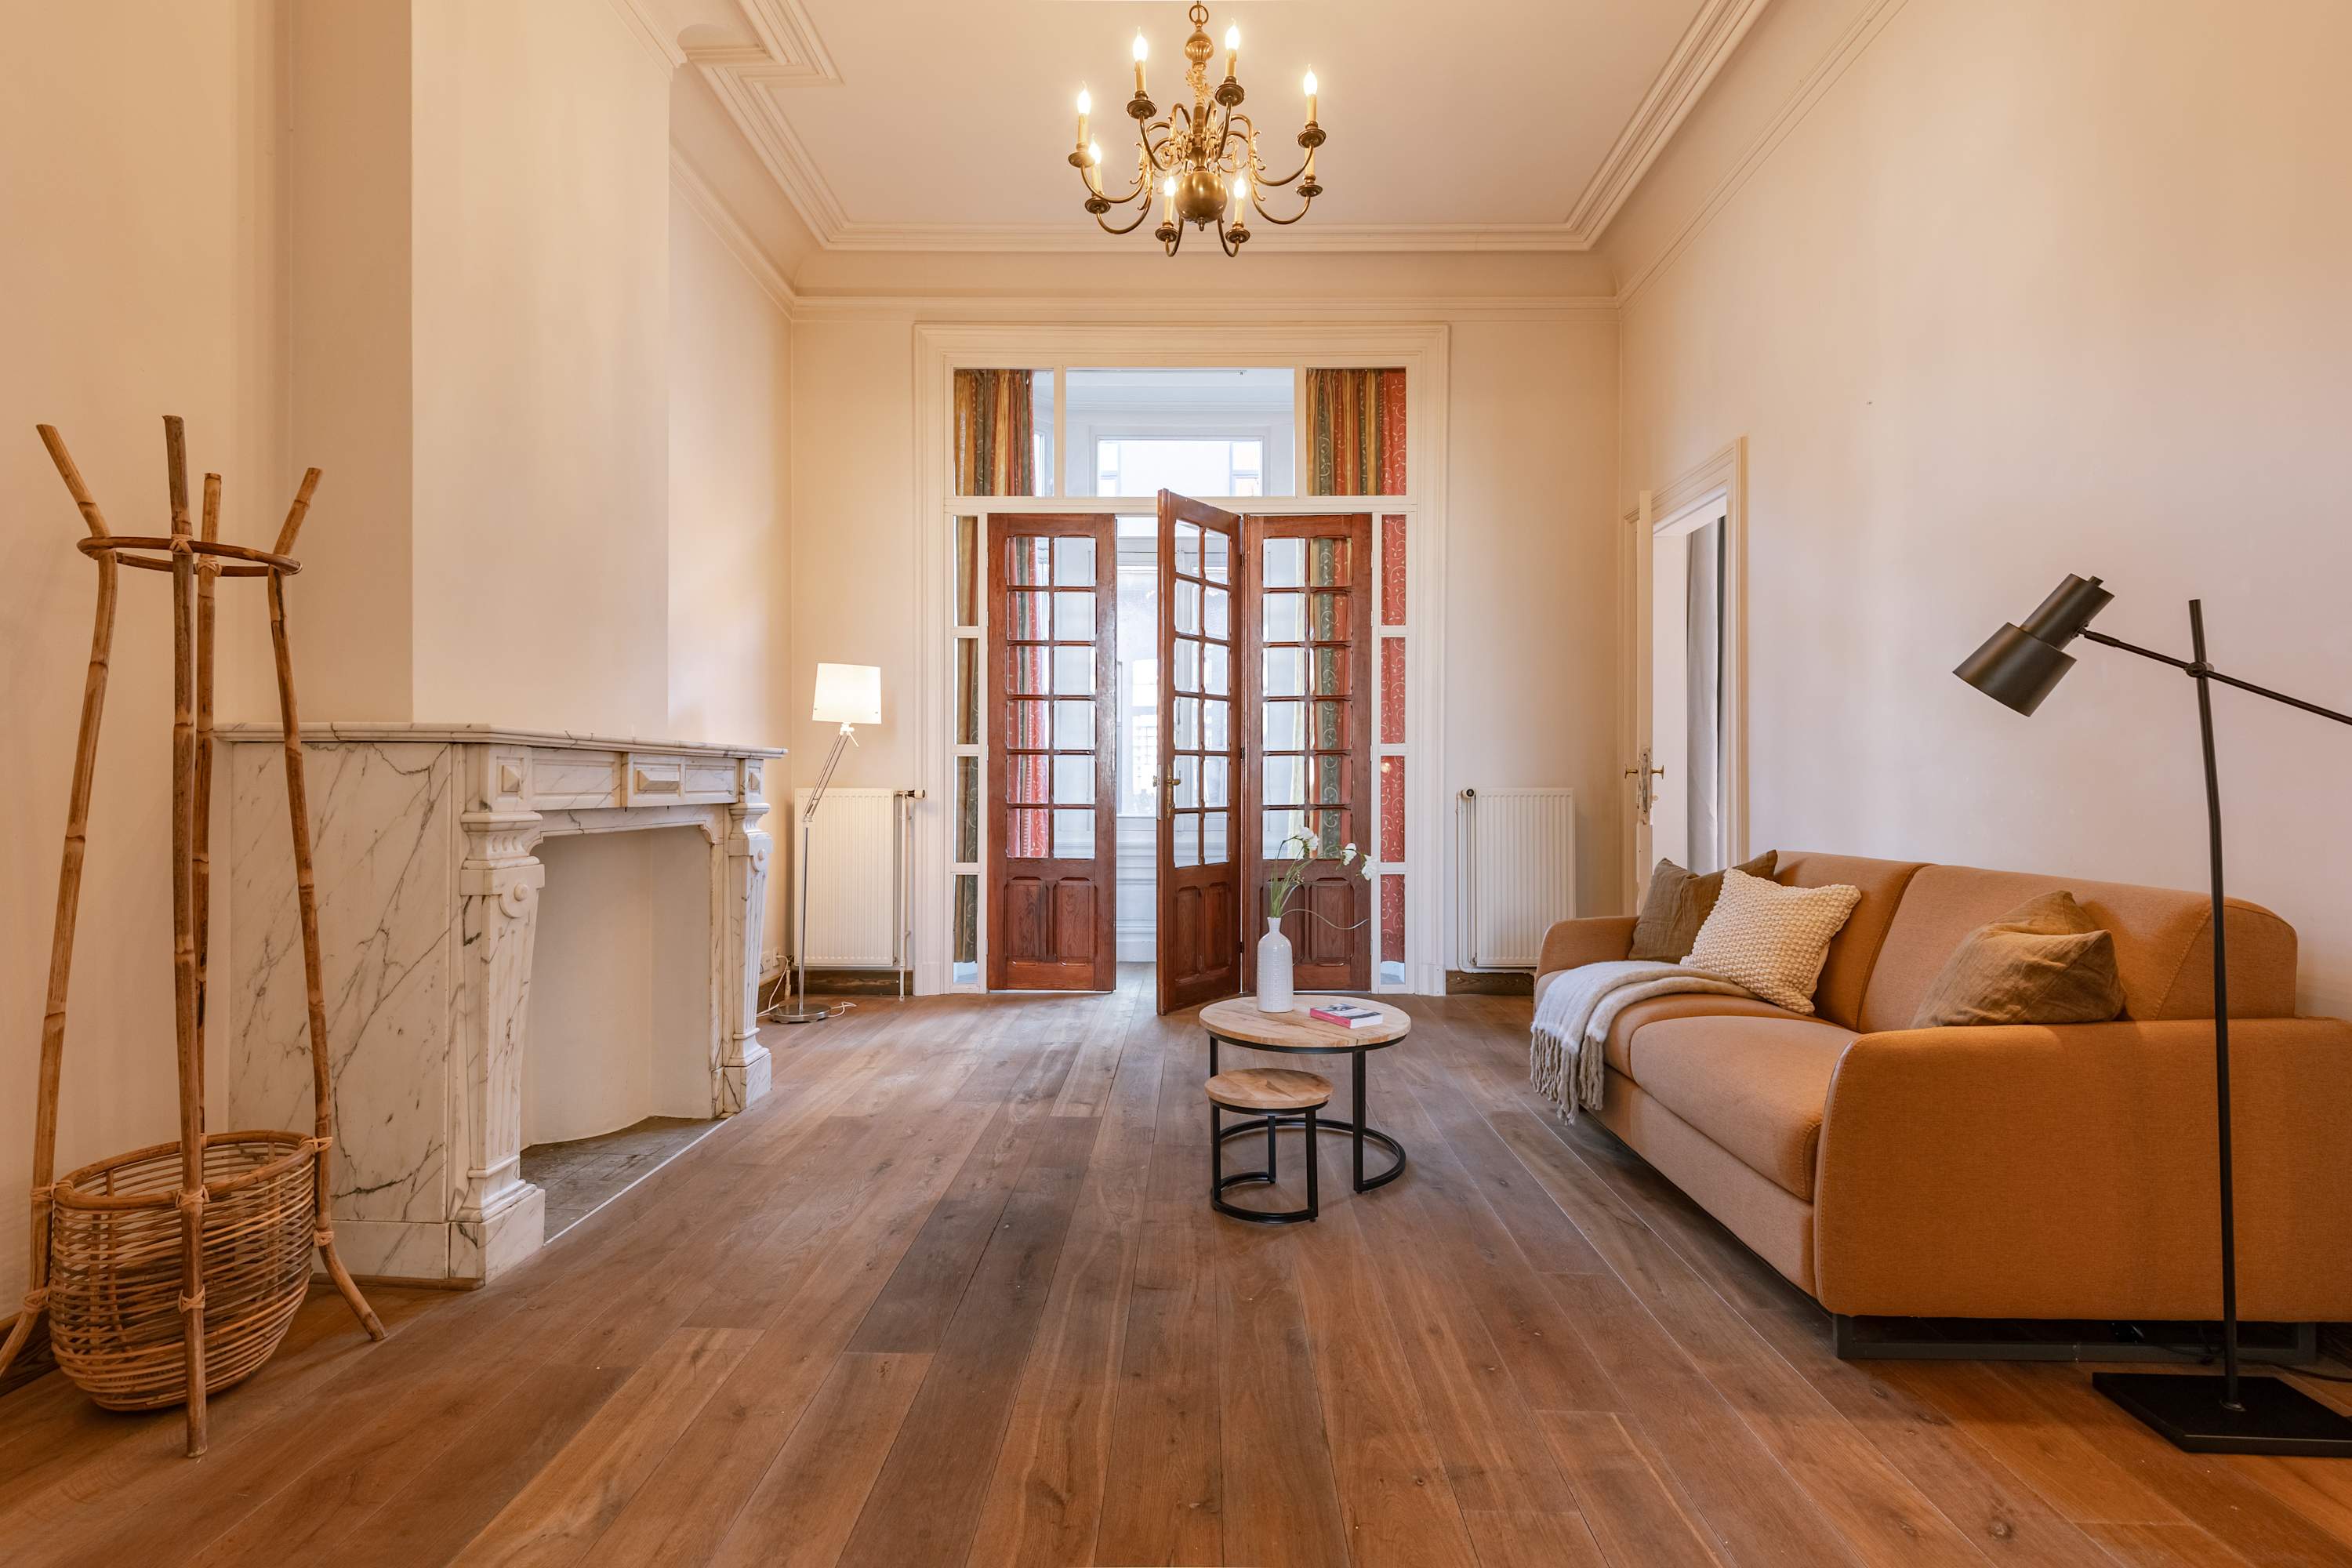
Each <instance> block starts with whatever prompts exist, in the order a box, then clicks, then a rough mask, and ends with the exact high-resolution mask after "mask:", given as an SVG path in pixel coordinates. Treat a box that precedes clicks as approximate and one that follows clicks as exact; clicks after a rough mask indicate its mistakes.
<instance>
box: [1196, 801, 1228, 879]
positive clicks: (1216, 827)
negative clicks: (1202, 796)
mask: <svg viewBox="0 0 2352 1568" xmlns="http://www.w3.org/2000/svg"><path fill="white" fill-rule="evenodd" d="M1228 831H1229V829H1228V827H1227V825H1226V816H1225V814H1224V813H1223V812H1222V811H1211V812H1203V813H1202V816H1201V863H1202V865H1204V866H1222V865H1223V864H1224V863H1225V862H1226V861H1227V860H1229V859H1230V858H1232V852H1231V851H1230V850H1228V849H1227V848H1226V847H1225V836H1226V834H1227V832H1228Z"/></svg>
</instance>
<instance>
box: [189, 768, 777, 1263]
mask: <svg viewBox="0 0 2352 1568" xmlns="http://www.w3.org/2000/svg"><path fill="white" fill-rule="evenodd" d="M215 734H216V736H217V739H218V742H219V743H220V745H221V747H222V748H223V750H222V754H221V757H220V763H219V766H218V767H217V769H216V773H215V776H216V777H217V778H220V779H223V780H225V781H226V789H220V788H218V787H217V786H216V791H215V793H216V794H218V795H223V796H225V801H226V805H225V809H226V814H227V820H226V825H225V826H226V831H225V832H223V831H220V830H219V829H218V828H217V827H216V830H215V838H214V842H215V845H222V844H226V846H227V848H228V853H227V855H226V865H225V866H224V865H222V864H220V862H221V860H222V859H223V857H222V856H221V855H220V853H219V851H218V850H217V849H215V888H216V889H219V888H221V887H223V885H224V884H225V886H226V894H225V902H226V908H223V907H222V901H223V900H222V899H221V898H220V897H219V896H216V899H215V934H214V942H213V948H214V957H213V973H214V975H215V984H214V987H213V994H214V995H215V997H217V998H218V999H219V1001H218V1004H216V1005H225V1006H226V1008H227V1009H228V1012H229V1016H227V1017H226V1018H215V1020H214V1023H215V1030H221V1028H222V1026H225V1031H224V1032H225V1034H226V1042H225V1043H226V1070H227V1075H228V1090H227V1094H228V1114H229V1124H230V1125H231V1126H236V1127H303V1126H308V1125H309V1124H310V1094H311V1088H310V1055H309V1050H310V1047H309V1044H308V1035H307V1032H306V1031H307V1004H306V1001H305V989H304V985H303V979H302V954H301V943H300V941H299V928H298V925H297V912H296V908H295V899H294V876H293V855H292V851H291V849H290V847H289V844H288V837H287V832H286V784H285V771H284V760H283V748H282V743H281V742H282V735H283V731H280V730H278V728H276V727H275V726H268V725H253V724H235V725H223V726H221V727H220V728H219V729H218V730H217V731H215ZM302 745H303V761H304V772H305V778H306V783H307V786H308V790H309V795H310V819H311V831H312V834H313V837H314V838H315V841H316V847H315V858H316V862H317V872H318V892H319V924H320V947H321V953H322V958H323V961H324V967H325V981H326V987H325V989H326V1002H327V1025H328V1041H329V1046H330V1052H331V1068H332V1073H333V1086H334V1097H335V1162H334V1194H333V1216H334V1226H335V1236H336V1240H337V1242H338V1244H339V1246H340V1248H341V1253H342V1256H343V1258H344V1259H345V1261H346V1262H347V1263H349V1265H350V1266H351V1268H352V1272H353V1273H354V1274H358V1275H362V1276H366V1277H372V1278H375V1279H415V1280H431V1281H439V1282H446V1283H451V1284H467V1283H473V1284H478V1283H480V1282H482V1281H485V1280H488V1279H494V1278H496V1277H497V1276H498V1275H499V1274H500V1273H502V1272H504V1271H506V1270H508V1269H510V1268H513V1267H514V1266H515V1265H516V1264H518V1263H520V1262H521V1261H522V1260H523V1259H524V1258H528V1257H530V1255H531V1254H532V1253H533V1252H535V1251H537V1250H538V1248H539V1247H540V1246H541V1242H542V1241H543V1240H544V1230H545V1194H542V1193H541V1190H540V1189H539V1188H538V1187H536V1186H534V1185H533V1184H530V1183H529V1182H527V1181H525V1180H524V1179H523V1177H522V1173H521V1153H522V1113H523V1100H522V1093H523V1090H522V1072H523V1051H524V1047H525V1043H526V1039H527V1029H528V1024H529V1008H530V977H531V958H532V944H533V938H534V935H535V932H536V930H537V926H538V910H539V897H540V890H541V888H542V887H543V886H544V885H545V881H546V873H545V868H544V867H542V866H541V863H540V862H539V860H538V859H537V858H535V857H534V856H533V854H532V850H533V849H534V848H535V847H537V846H538V844H539V843H540V842H541V840H542V839H544V838H546V837H551V836H553V835H558V834H588V833H623V832H630V831H635V830H644V829H652V828H675V827H688V828H694V829H697V830H698V831H699V832H700V833H701V834H702V836H703V837H704V838H705V839H706V840H707V842H708V843H709V853H710V897H711V909H710V923H709V930H710V931H711V934H712V937H713V939H714V940H713V942H712V952H711V954H710V966H709V1009H708V1020H709V1025H708V1030H707V1037H706V1038H705V1039H703V1040H701V1041H698V1042H690V1043H689V1047H690V1048H696V1049H701V1050H704V1051H706V1052H707V1059H708V1062H709V1086H710V1113H711V1114H712V1115H715V1116H726V1115H731V1114H733V1113H734V1112H736V1111H739V1110H742V1109H744V1108H745V1107H746V1106H748V1105H750V1104H751V1102H752V1101H754V1100H758V1099H759V1098H760V1097H761V1095H763V1094H765V1093H766V1092H767V1089H768V1081H769V1062H768V1052H767V1050H766V1048H765V1047H762V1046H761V1044H760V1040H759V1026H758V1009H759V1004H758V998H757V994H756V993H757V988H758V984H759V979H760V958H761V951H762V950H761V934H762V933H761V925H762V922H763V917H764V911H765V908H766V886H767V877H768V859H769V853H770V849H771V847H772V840H771V839H770V837H769V835H768V834H767V833H766V832H764V831H762V830H761V818H762V817H764V816H766V814H767V810H768V802H767V799H766V797H765V795H764V794H763V779H764V774H765V773H766V771H767V767H768V765H769V764H770V763H772V762H773V761H774V759H776V758H777V757H780V756H782V754H783V753H782V751H781V750H778V749H774V748H768V747H757V746H732V745H709V744H678V743H670V742H649V741H640V740H632V739H619V738H614V737H609V736H598V735H575V734H568V733H560V732H540V731H526V730H510V729H499V728H493V727H490V726H486V725H465V724H454V725H453V724H399V723H358V724H355V723H325V724H305V725H303V726H302ZM212 1037H213V1039H214V1040H215V1042H221V1041H222V1040H223V1032H215V1033H214V1034H213V1036H212ZM214 1049H215V1053H218V1052H219V1051H220V1049H221V1046H220V1044H218V1043H216V1044H215V1047H214ZM216 1059H218V1057H217V1055H216Z"/></svg>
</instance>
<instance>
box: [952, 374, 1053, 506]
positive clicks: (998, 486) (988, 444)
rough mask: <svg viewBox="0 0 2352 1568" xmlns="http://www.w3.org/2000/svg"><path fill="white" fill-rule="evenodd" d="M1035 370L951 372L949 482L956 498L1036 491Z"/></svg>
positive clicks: (1020, 494)
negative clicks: (952, 420) (951, 467)
mask: <svg viewBox="0 0 2352 1568" xmlns="http://www.w3.org/2000/svg"><path fill="white" fill-rule="evenodd" d="M1036 374H1037V373H1036V372H1034V371H1028V370H960V371H958V372H956V373H955V480H956V486H955V488H956V494H958V495H961V496H1026V495H1034V494H1036V493H1037V472H1036V468H1037V464H1036V455H1035V446H1034V436H1035V433H1036V417H1037V415H1036V409H1037V396H1036Z"/></svg>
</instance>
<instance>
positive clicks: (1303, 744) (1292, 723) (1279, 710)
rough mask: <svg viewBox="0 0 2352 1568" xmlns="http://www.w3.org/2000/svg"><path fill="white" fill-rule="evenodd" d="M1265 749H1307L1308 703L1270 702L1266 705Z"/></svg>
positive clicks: (1301, 750) (1295, 750) (1279, 750)
mask: <svg viewBox="0 0 2352 1568" xmlns="http://www.w3.org/2000/svg"><path fill="white" fill-rule="evenodd" d="M1265 749H1266V750H1267V751H1269V752H1303V751H1305V750H1306V749H1307V704H1306V703H1304V702H1269V703H1267V704H1266V705H1265Z"/></svg>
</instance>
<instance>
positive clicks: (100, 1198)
mask: <svg viewBox="0 0 2352 1568" xmlns="http://www.w3.org/2000/svg"><path fill="white" fill-rule="evenodd" d="M317 1161H318V1141H317V1140H316V1139H313V1138H307V1137H304V1136H303V1135H302V1134H300V1133H299V1132H215V1133H213V1134H211V1135H210V1136H208V1137H207V1138H206V1139H205V1205H204V1293H205V1392H206V1393H207V1394H212V1393H217V1392H218V1391H220V1390H221V1389H224V1388H226V1387H228V1386H229V1385H231V1384H235V1383H236V1382H237V1381H239V1380H240V1379H242V1378H244V1377H246V1376H247V1375H248V1374H250V1373H253V1372H255V1371H257V1370H258V1369H259V1368H260V1366H261V1364H262V1363H264V1362H267V1361H268V1359H269V1356H270V1352H273V1351H275V1350H276V1349H277V1348H278V1341H279V1340H281V1339H283V1338H285V1336H286V1331H287V1329H288V1327H289V1325H291V1324H292V1322H293V1321H294V1313H295V1310H296V1309H298V1308H299V1307H300V1306H301V1304H302V1298H303V1295H304V1293H305V1292H306V1291H307V1290H308V1289H310V1249H311V1247H313V1246H314V1245H316V1240H317V1236H316V1233H317V1230H318V1187H317V1184H316V1180H315V1170H316V1166H317ZM179 1184H180V1146H179V1145H178V1144H177V1143H157V1144H154V1145H152V1146H151V1147H149V1148H145V1149H139V1150H135V1151H133V1152H131V1153H128V1154H118V1155H116V1156H115V1157H113V1158H112V1159H110V1160H101V1161H99V1162H98V1163H95V1164H89V1165H84V1166H83V1167H82V1168H81V1169H79V1170H78V1171H73V1172H70V1173H68V1174H66V1175H64V1176H62V1177H59V1178H58V1184H57V1193H56V1198H55V1202H56V1207H55V1208H54V1209H53V1210H52V1211H51V1212H52V1218H51V1222H50V1227H49V1300H48V1310H49V1337H50V1342H51V1343H52V1345H53V1346H54V1347H55V1350H56V1353H57V1358H58V1366H59V1367H60V1368H62V1369H63V1370H64V1372H65V1373H66V1375H67V1376H68V1377H69V1378H71V1379H72V1380H73V1381H74V1382H75V1383H76V1384H79V1386H80V1388H81V1389H82V1391H83V1392H84V1393H86V1394H89V1396H90V1397H91V1398H92V1399H94V1400H96V1401H97V1402H98V1403H99V1404H100V1405H104V1406H106V1407H107V1408H108V1409H110V1410H153V1409H157V1408H160V1407H162V1406H164V1405H178V1404H180V1403H182V1402H183V1401H184V1400H185V1399H186V1398H187V1396H188V1373H187V1365H186V1361H185V1357H184V1343H183V1340H182V1332H183V1330H184V1323H183V1321H182V1319H181V1315H180V1290H181V1279H180V1266H181V1230H180V1209H179V1205H178V1203H177V1199H178V1196H179V1194H178V1190H177V1189H178V1187H179Z"/></svg>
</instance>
